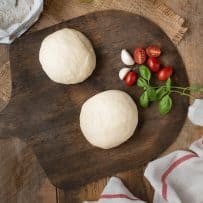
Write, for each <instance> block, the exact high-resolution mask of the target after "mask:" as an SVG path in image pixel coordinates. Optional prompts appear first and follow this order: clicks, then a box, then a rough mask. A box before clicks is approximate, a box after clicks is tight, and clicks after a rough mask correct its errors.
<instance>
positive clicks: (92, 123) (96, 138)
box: [80, 90, 138, 149]
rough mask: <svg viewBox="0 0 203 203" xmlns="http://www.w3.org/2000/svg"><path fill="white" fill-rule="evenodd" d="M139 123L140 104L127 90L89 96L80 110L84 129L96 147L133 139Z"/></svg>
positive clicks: (85, 134) (115, 144)
mask: <svg viewBox="0 0 203 203" xmlns="http://www.w3.org/2000/svg"><path fill="white" fill-rule="evenodd" d="M137 123H138V112H137V106H136V104H135V102H134V101H133V99H132V98H131V97H130V96H129V95H128V94H127V93H125V92H123V91H119V90H108V91H104V92H101V93H99V94H96V95H95V96H93V97H91V98H90V99H88V100H87V101H86V102H85V103H84V104H83V106H82V109H81V112H80V128H81V130H82V132H83V134H84V136H85V138H86V139H87V140H88V141H89V142H90V143H91V144H92V145H94V146H97V147H100V148H103V149H109V148H113V147H116V146H118V145H120V144H122V143H123V142H125V141H126V140H127V139H129V138H130V137H131V136H132V135H133V133H134V131H135V129H136V127H137Z"/></svg>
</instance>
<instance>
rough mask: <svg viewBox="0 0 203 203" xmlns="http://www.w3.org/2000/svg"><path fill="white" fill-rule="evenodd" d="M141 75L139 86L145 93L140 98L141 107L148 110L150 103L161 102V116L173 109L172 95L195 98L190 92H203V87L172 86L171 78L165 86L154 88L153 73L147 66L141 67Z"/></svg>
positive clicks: (138, 81)
mask: <svg viewBox="0 0 203 203" xmlns="http://www.w3.org/2000/svg"><path fill="white" fill-rule="evenodd" d="M139 75H140V77H139V78H138V80H137V86H138V87H141V88H143V93H142V94H141V96H140V98H139V103H140V105H141V107H143V108H147V107H148V106H149V104H150V102H159V112H160V114H161V115H166V114H167V113H169V112H170V111H171V109H172V106H173V101H172V98H171V96H170V95H171V93H177V94H179V95H181V96H188V97H193V98H194V96H193V95H191V94H190V92H203V87H198V86H189V87H178V86H172V85H171V79H170V78H169V79H168V80H167V81H166V82H165V85H161V86H152V85H151V84H150V79H151V72H150V70H149V69H148V67H147V66H145V65H141V66H140V67H139Z"/></svg>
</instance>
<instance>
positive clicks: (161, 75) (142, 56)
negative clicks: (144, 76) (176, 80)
mask: <svg viewBox="0 0 203 203" xmlns="http://www.w3.org/2000/svg"><path fill="white" fill-rule="evenodd" d="M160 55H161V49H160V48H159V47H158V46H156V45H151V46H149V47H147V48H146V49H144V48H136V49H135V50H134V54H133V58H134V61H135V63H137V64H140V65H141V64H144V63H145V62H146V64H147V66H148V68H149V69H150V70H151V72H154V73H156V74H157V77H158V79H159V80H160V81H166V80H167V79H168V78H169V77H170V76H171V75H172V74H173V69H172V67H171V66H167V67H165V66H163V67H161V64H160V61H159V59H158V58H157V57H159V56H160ZM137 78H138V75H137V73H136V72H135V71H129V72H128V73H127V74H126V76H125V78H124V81H125V83H126V85H128V86H132V85H134V84H135V83H136V81H137Z"/></svg>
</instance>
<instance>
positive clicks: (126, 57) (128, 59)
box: [121, 49, 135, 66]
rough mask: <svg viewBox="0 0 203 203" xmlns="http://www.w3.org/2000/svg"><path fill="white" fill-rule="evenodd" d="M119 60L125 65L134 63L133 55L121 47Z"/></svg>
mask: <svg viewBox="0 0 203 203" xmlns="http://www.w3.org/2000/svg"><path fill="white" fill-rule="evenodd" d="M121 61H122V62H123V63H124V64H125V65H127V66H131V65H134V63H135V62H134V60H133V57H132V56H131V55H130V54H129V52H128V51H127V50H126V49H122V51H121Z"/></svg>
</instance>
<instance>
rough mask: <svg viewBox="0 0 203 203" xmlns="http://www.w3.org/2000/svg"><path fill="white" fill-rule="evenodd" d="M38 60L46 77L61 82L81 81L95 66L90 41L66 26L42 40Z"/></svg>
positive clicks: (74, 82)
mask: <svg viewBox="0 0 203 203" xmlns="http://www.w3.org/2000/svg"><path fill="white" fill-rule="evenodd" d="M39 60H40V63H41V65H42V68H43V70H44V71H45V73H46V74H47V75H48V77H49V78H50V79H51V80H53V81H54V82H57V83H62V84H76V83H80V82H83V81H84V80H85V79H87V78H88V77H89V76H90V75H91V74H92V72H93V70H94V69H95V66H96V56H95V52H94V49H93V47H92V44H91V42H90V41H89V40H88V39H87V37H85V36H84V35H83V34H82V33H81V32H79V31H77V30H74V29H68V28H65V29H62V30H59V31H56V32H54V33H52V34H50V35H48V36H47V37H46V38H45V39H44V40H43V41H42V44H41V48H40V51H39Z"/></svg>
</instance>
